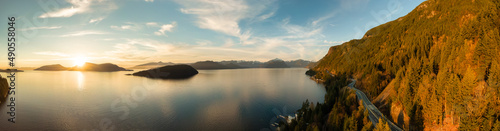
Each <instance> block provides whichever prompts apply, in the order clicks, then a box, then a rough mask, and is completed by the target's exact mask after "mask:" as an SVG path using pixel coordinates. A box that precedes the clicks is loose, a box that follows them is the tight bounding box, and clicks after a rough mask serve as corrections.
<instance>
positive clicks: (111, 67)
mask: <svg viewBox="0 0 500 131" xmlns="http://www.w3.org/2000/svg"><path fill="white" fill-rule="evenodd" d="M68 70H70V71H99V72H111V71H131V70H127V69H125V68H123V67H119V66H117V65H115V64H111V63H104V64H94V63H88V62H87V63H85V64H84V65H83V66H81V67H77V66H75V67H72V68H69V69H68Z"/></svg>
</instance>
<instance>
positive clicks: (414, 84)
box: [299, 0, 500, 130]
mask: <svg viewBox="0 0 500 131" xmlns="http://www.w3.org/2000/svg"><path fill="white" fill-rule="evenodd" d="M499 8H500V1H498V0H459V1H448V0H428V1H425V2H423V3H422V4H420V5H419V6H418V7H416V8H415V9H414V10H413V11H412V12H410V13H409V14H407V15H406V16H403V17H401V18H398V19H396V20H394V21H391V22H388V23H385V24H382V25H380V26H377V27H375V28H373V29H371V30H369V31H368V32H366V34H365V35H364V37H363V38H362V39H356V40H351V41H349V42H346V43H344V44H342V45H338V46H333V47H330V50H329V51H328V54H326V56H325V57H324V58H322V59H321V60H320V61H318V63H317V66H315V67H314V68H313V70H314V71H315V72H316V75H315V77H316V78H319V79H324V80H325V79H331V77H330V73H331V74H334V75H343V74H345V75H347V76H349V77H353V78H354V79H357V83H356V86H357V87H358V88H361V89H362V90H363V91H364V92H366V94H367V95H368V96H369V97H371V98H372V99H375V98H376V97H377V96H379V95H380V94H381V93H382V92H383V91H384V90H387V91H384V92H390V93H388V96H387V98H386V99H385V100H384V104H380V105H385V106H384V107H382V108H386V109H385V110H387V112H386V113H385V114H386V115H387V116H389V117H392V118H395V119H394V121H395V122H396V123H398V125H400V126H401V127H403V128H404V129H406V130H422V129H431V130H434V129H454V128H458V129H460V130H462V129H463V130H500V122H499V121H498V119H499V118H500V106H499V102H500V99H499V98H500V97H499V96H500V90H499V87H500V84H499V82H500V50H499V49H500V43H499V42H500V33H499V29H500V19H499V13H500V10H499ZM327 95H329V94H327ZM330 95H331V94H330ZM385 95H387V94H385ZM325 97H329V96H325ZM397 107H400V108H402V111H401V112H402V113H403V120H401V116H394V115H391V114H393V112H394V109H396V108H397ZM379 108H380V107H379ZM334 110H337V109H335V108H333V109H331V111H332V112H333V111H334ZM299 113H300V112H299ZM325 114H327V113H325ZM396 114H398V113H396ZM399 115H401V114H399ZM325 119H328V117H326V118H325ZM398 121H403V122H398Z"/></svg>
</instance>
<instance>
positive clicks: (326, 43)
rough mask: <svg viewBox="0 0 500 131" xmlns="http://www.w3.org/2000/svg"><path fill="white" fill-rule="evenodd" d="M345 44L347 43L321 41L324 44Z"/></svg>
mask: <svg viewBox="0 0 500 131" xmlns="http://www.w3.org/2000/svg"><path fill="white" fill-rule="evenodd" d="M345 42H347V41H327V40H324V41H323V43H325V44H342V43H345Z"/></svg>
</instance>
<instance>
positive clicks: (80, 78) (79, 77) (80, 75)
mask: <svg viewBox="0 0 500 131" xmlns="http://www.w3.org/2000/svg"><path fill="white" fill-rule="evenodd" d="M76 76H77V81H78V91H82V90H83V89H84V87H83V83H84V81H85V76H84V75H83V73H82V72H80V71H77V73H76Z"/></svg>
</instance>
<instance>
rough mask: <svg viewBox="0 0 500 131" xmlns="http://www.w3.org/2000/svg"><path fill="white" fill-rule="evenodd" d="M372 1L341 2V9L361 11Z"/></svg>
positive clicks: (343, 0)
mask: <svg viewBox="0 0 500 131" xmlns="http://www.w3.org/2000/svg"><path fill="white" fill-rule="evenodd" d="M369 2H370V0H340V7H342V8H343V9H359V8H363V7H364V6H366V5H367V4H368V3H369Z"/></svg>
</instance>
